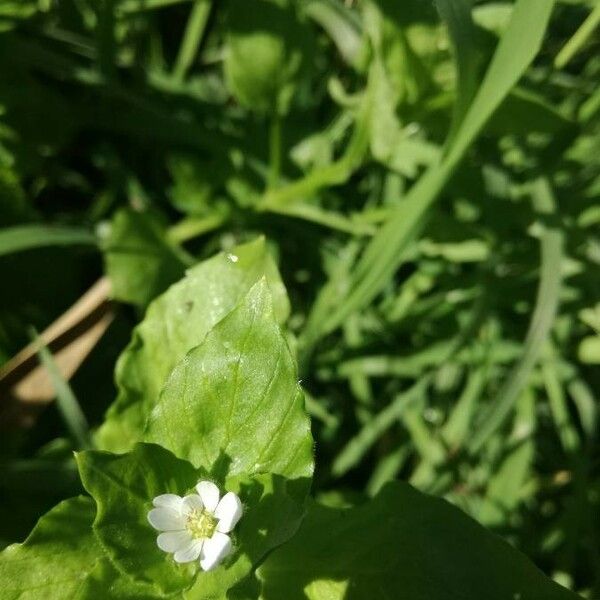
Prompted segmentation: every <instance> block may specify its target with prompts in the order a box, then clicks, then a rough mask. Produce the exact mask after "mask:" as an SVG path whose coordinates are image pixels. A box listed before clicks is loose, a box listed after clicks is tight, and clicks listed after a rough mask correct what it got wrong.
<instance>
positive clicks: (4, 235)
mask: <svg viewBox="0 0 600 600" xmlns="http://www.w3.org/2000/svg"><path fill="white" fill-rule="evenodd" d="M70 245H78V246H81V245H83V246H95V245H96V237H95V236H94V234H92V233H90V232H89V231H86V230H85V229H78V228H75V227H56V226H49V225H15V226H14V227H7V228H5V229H2V230H1V231H0V256H4V255H6V254H12V253H14V252H22V251H23V250H30V249H32V248H44V247H46V246H70Z"/></svg>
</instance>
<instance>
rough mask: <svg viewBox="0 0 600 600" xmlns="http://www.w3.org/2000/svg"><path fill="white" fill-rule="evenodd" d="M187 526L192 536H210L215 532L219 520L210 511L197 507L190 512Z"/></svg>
mask: <svg viewBox="0 0 600 600" xmlns="http://www.w3.org/2000/svg"><path fill="white" fill-rule="evenodd" d="M186 526H187V529H188V531H189V532H190V533H191V534H192V537H194V538H197V539H199V538H209V537H212V534H213V533H214V532H215V528H216V527H217V521H216V519H215V518H214V517H213V516H212V515H211V514H210V513H209V512H207V511H205V510H199V509H196V510H193V511H192V512H191V513H190V514H189V516H188V518H187V523H186Z"/></svg>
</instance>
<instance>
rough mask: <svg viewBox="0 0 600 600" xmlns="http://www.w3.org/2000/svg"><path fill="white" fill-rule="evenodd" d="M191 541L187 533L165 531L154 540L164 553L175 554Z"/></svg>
mask: <svg viewBox="0 0 600 600" xmlns="http://www.w3.org/2000/svg"><path fill="white" fill-rule="evenodd" d="M191 539H192V536H191V535H190V533H189V531H186V530H183V531H167V532H166V533H161V534H160V535H159V536H158V537H157V538H156V544H157V545H158V547H159V548H160V549H161V550H164V551H165V552H177V551H178V550H180V549H181V548H184V547H186V546H187V545H188V544H189V542H190V540H191Z"/></svg>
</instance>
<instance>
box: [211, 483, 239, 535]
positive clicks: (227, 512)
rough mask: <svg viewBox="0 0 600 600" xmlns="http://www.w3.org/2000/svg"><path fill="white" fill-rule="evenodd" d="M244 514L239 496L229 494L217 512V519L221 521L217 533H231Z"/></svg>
mask: <svg viewBox="0 0 600 600" xmlns="http://www.w3.org/2000/svg"><path fill="white" fill-rule="evenodd" d="M243 512H244V509H243V508H242V502H241V500H240V499H239V498H238V496H237V494H234V493H233V492H227V493H226V494H225V495H224V496H223V498H221V502H219V506H217V510H215V518H217V519H219V522H218V524H217V531H220V532H221V533H229V532H230V531H231V530H232V529H233V528H234V527H235V525H236V523H237V522H238V521H239V520H240V517H241V516H242V513H243Z"/></svg>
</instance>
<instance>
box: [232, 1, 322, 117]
mask: <svg viewBox="0 0 600 600" xmlns="http://www.w3.org/2000/svg"><path fill="white" fill-rule="evenodd" d="M228 25H229V31H228V34H227V53H226V55H225V65H224V66H225V77H226V79H227V83H228V85H229V87H230V89H231V91H232V92H233V94H234V95H235V97H236V98H237V100H238V101H239V102H240V103H241V104H243V105H244V106H246V107H247V108H250V109H253V110H257V111H260V112H268V111H271V110H276V111H277V112H279V113H281V114H284V113H286V112H287V110H288V107H289V104H290V102H291V100H292V97H293V95H294V92H295V88H296V79H297V77H298V74H299V73H300V71H301V69H302V68H303V67H304V66H306V65H307V64H310V54H311V50H312V35H311V34H312V32H311V30H310V29H309V28H308V27H307V26H306V24H305V23H303V22H302V21H300V20H299V18H298V15H297V14H296V11H295V7H294V3H293V2H291V1H290V0H258V1H257V2H252V3H248V2H247V1H246V0H232V1H231V2H230V3H229V19H228Z"/></svg>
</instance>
